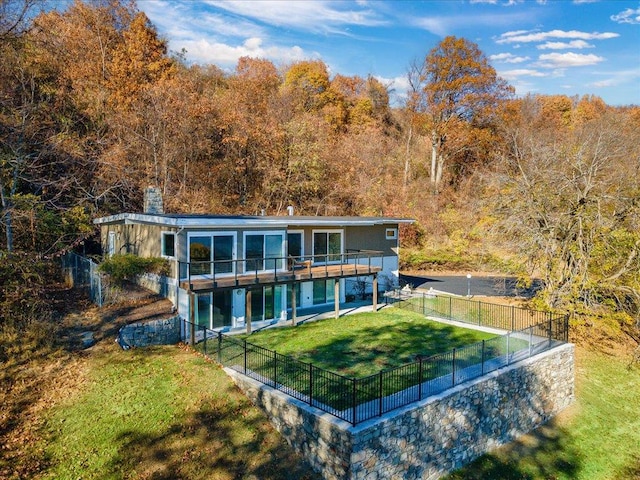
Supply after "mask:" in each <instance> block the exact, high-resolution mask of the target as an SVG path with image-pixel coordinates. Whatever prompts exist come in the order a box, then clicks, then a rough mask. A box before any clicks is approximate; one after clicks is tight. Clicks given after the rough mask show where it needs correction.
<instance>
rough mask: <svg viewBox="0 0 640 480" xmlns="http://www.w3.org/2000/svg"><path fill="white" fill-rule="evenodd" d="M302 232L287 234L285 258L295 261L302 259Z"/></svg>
mask: <svg viewBox="0 0 640 480" xmlns="http://www.w3.org/2000/svg"><path fill="white" fill-rule="evenodd" d="M302 235H303V232H295V231H289V232H287V256H288V257H293V258H295V259H296V260H298V259H300V258H302V255H303V254H304V251H303V247H302V245H303V243H302Z"/></svg>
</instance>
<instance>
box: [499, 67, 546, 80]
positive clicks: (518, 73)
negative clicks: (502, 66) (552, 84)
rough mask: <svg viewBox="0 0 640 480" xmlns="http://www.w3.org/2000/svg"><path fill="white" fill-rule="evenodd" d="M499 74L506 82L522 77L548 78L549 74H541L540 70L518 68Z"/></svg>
mask: <svg viewBox="0 0 640 480" xmlns="http://www.w3.org/2000/svg"><path fill="white" fill-rule="evenodd" d="M498 74H499V75H500V76H501V77H502V78H504V79H506V80H510V81H512V80H517V79H519V78H520V77H548V76H549V74H548V73H544V72H541V71H539V70H532V69H529V68H518V69H514V70H504V71H500V72H498Z"/></svg>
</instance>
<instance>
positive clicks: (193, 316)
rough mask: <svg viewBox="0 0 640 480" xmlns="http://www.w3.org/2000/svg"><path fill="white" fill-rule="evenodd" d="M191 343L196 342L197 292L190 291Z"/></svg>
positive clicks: (192, 344)
mask: <svg viewBox="0 0 640 480" xmlns="http://www.w3.org/2000/svg"><path fill="white" fill-rule="evenodd" d="M189 322H190V325H189V344H190V345H191V346H192V347H193V346H194V345H195V344H196V294H195V293H193V292H189Z"/></svg>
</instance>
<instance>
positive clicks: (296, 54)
mask: <svg viewBox="0 0 640 480" xmlns="http://www.w3.org/2000/svg"><path fill="white" fill-rule="evenodd" d="M262 43H263V41H262V39H261V38H255V37H254V38H249V39H247V40H245V42H244V43H243V44H241V45H236V46H233V45H228V44H225V43H220V42H211V41H209V40H205V39H199V40H184V41H180V42H177V43H176V47H177V49H178V50H179V49H181V48H184V49H186V50H187V58H188V59H189V60H190V61H193V62H195V63H201V64H207V63H212V64H215V65H219V66H223V67H227V68H231V67H234V66H235V65H236V63H237V62H238V59H239V58H240V57H245V56H246V57H254V58H266V59H269V60H271V61H272V62H274V63H290V62H294V61H299V60H304V59H308V58H310V57H312V56H318V54H313V55H309V54H306V53H305V52H304V51H303V50H302V48H300V47H298V46H293V47H287V48H282V47H277V46H267V47H264V46H263V45H262Z"/></svg>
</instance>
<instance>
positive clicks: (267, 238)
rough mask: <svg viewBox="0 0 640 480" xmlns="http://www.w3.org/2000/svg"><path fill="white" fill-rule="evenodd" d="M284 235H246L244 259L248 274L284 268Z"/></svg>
mask: <svg viewBox="0 0 640 480" xmlns="http://www.w3.org/2000/svg"><path fill="white" fill-rule="evenodd" d="M283 236H284V235H283V234H282V233H280V232H278V233H245V236H244V258H245V259H246V260H247V261H246V266H245V270H246V271H247V272H254V271H256V270H257V271H261V270H274V269H278V270H281V269H282V268H283V265H284V262H283V260H284V259H283V258H282V257H283V240H282V239H283Z"/></svg>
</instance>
